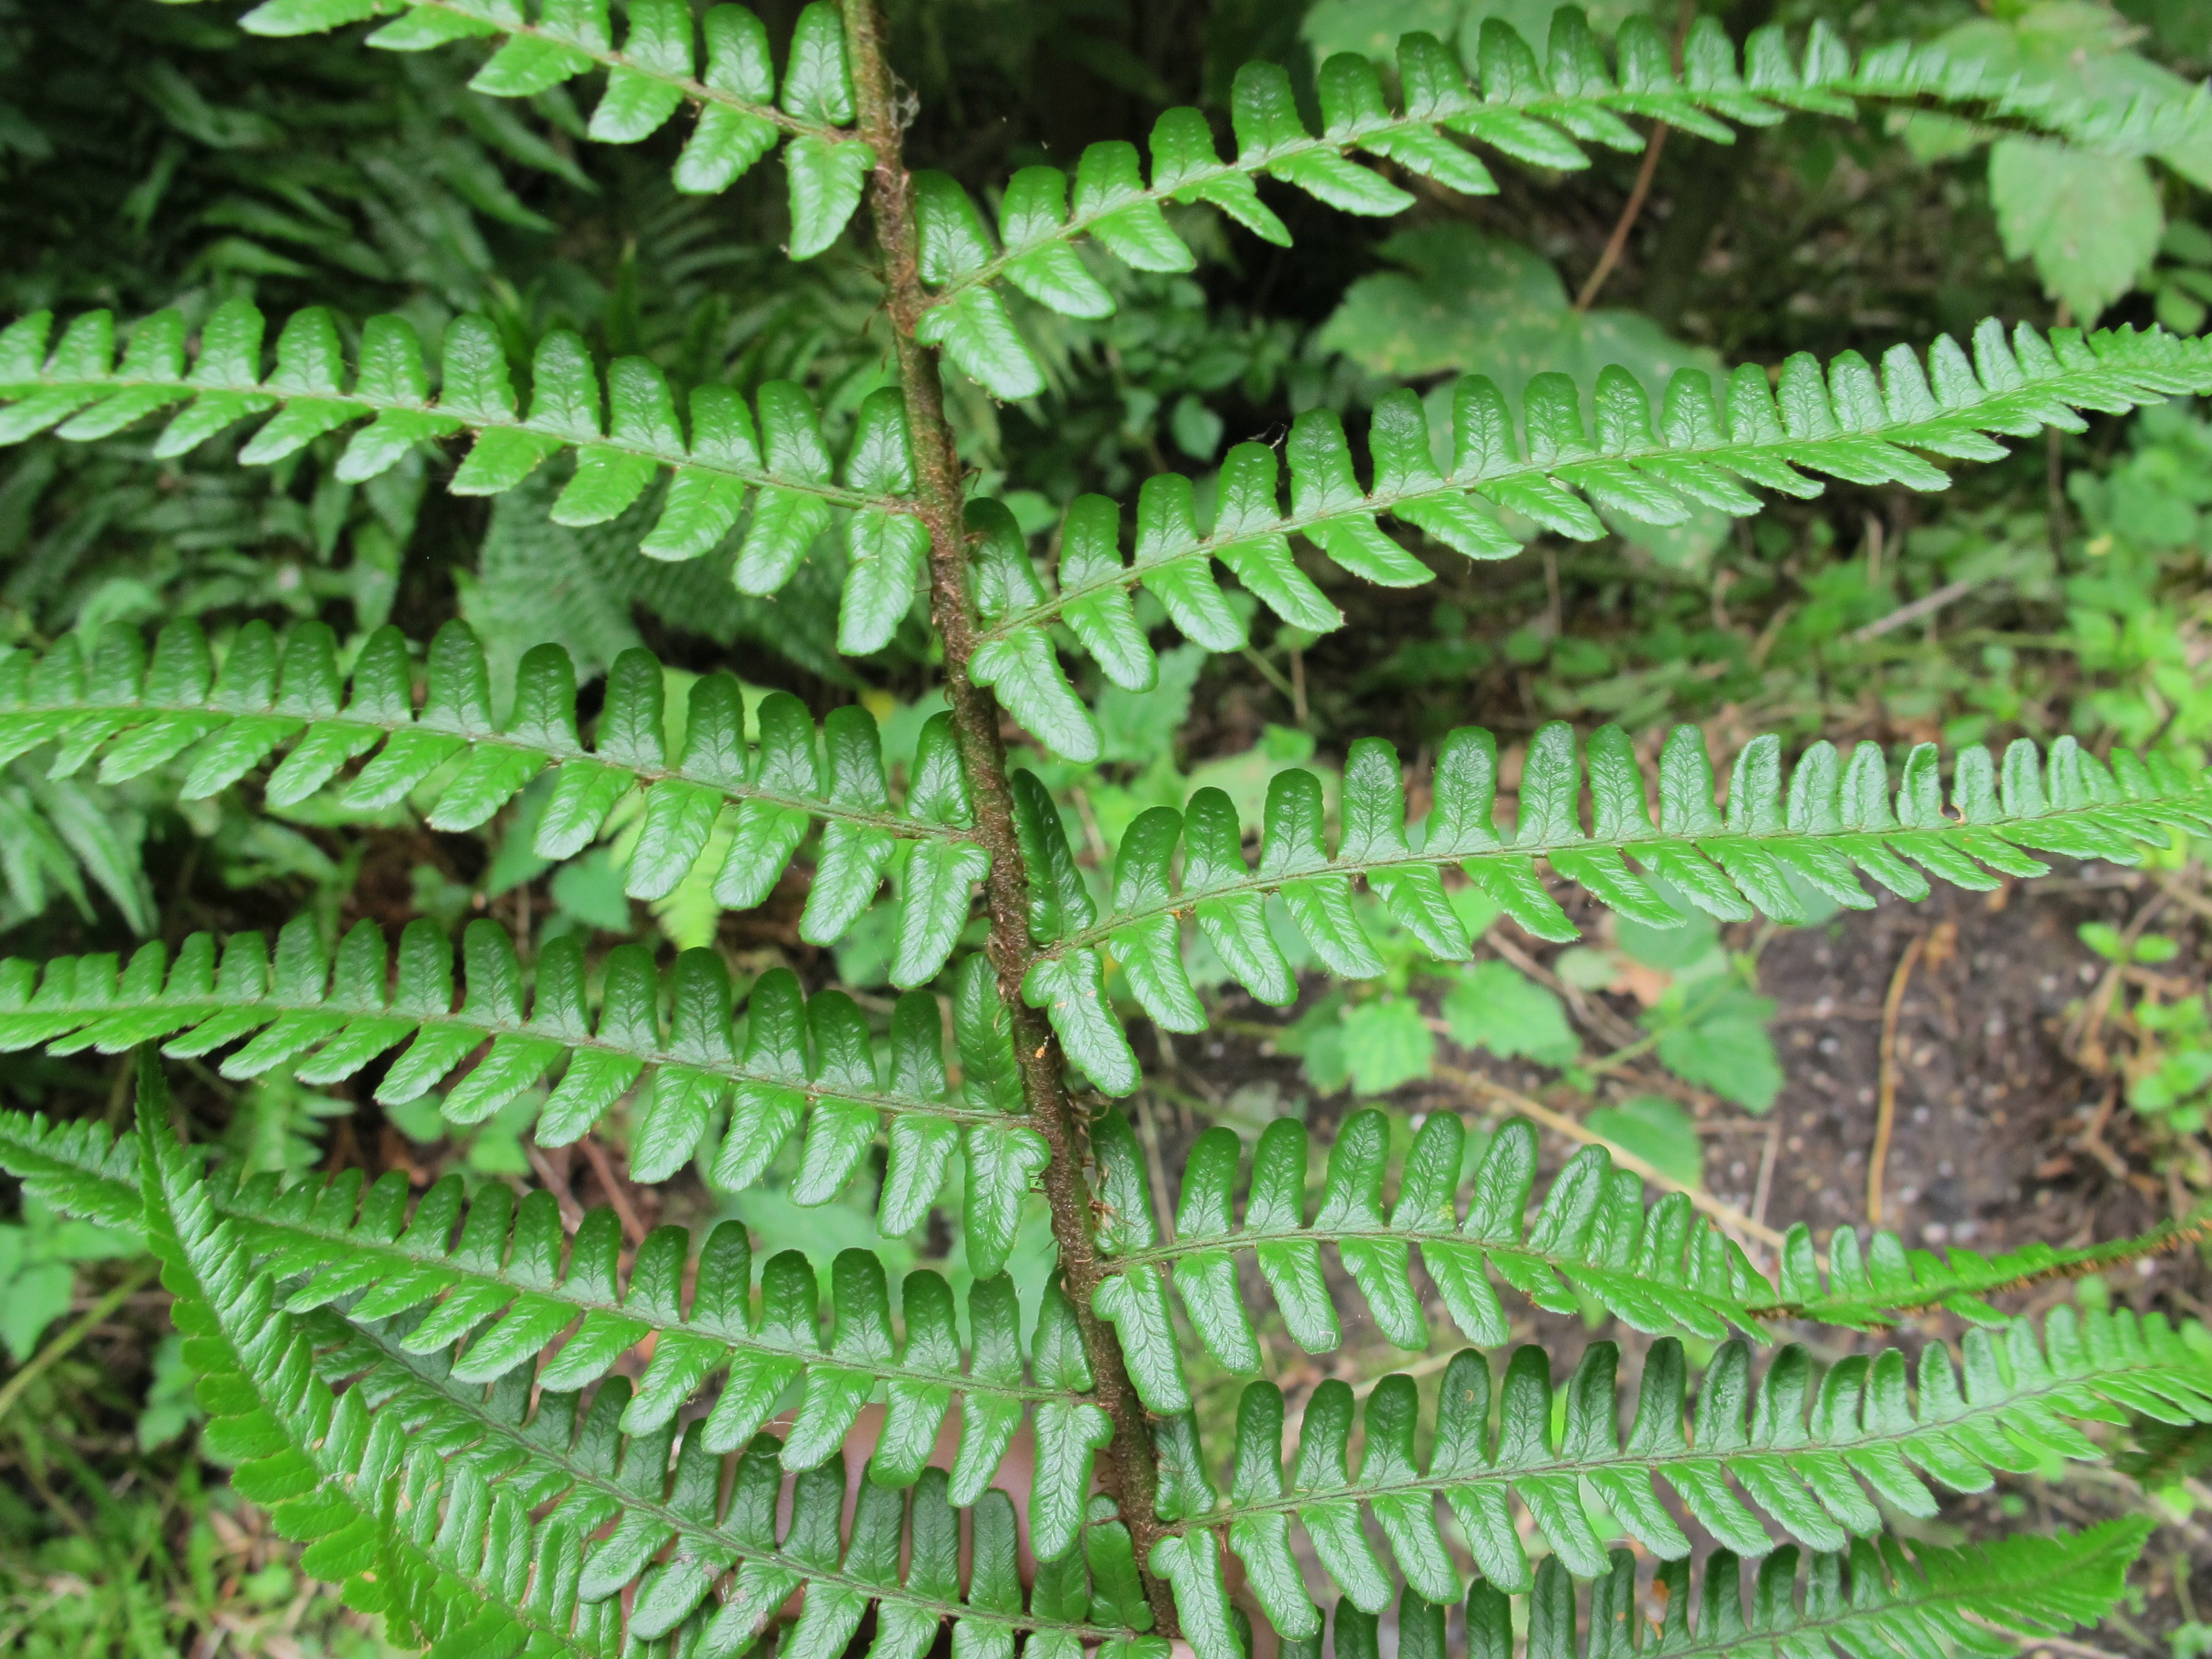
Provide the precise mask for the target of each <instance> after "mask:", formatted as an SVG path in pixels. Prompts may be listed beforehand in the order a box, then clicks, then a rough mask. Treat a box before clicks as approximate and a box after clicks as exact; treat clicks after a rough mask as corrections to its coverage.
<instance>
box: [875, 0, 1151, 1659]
mask: <svg viewBox="0 0 2212 1659" xmlns="http://www.w3.org/2000/svg"><path fill="white" fill-rule="evenodd" d="M844 12H845V40H846V46H847V50H848V53H849V54H850V56H851V58H852V67H853V85H854V94H855V98H856V100H857V103H858V106H859V111H860V136H861V137H862V138H863V139H864V140H866V143H867V145H868V147H869V149H871V150H872V152H873V153H874V155H875V172H874V174H873V176H872V179H871V180H870V184H869V196H868V200H869V208H870V210H871V212H872V214H873V216H874V218H875V226H876V240H877V241H878V244H879V245H880V246H881V248H882V252H883V259H884V270H883V280H884V309H885V311H886V313H888V314H889V316H890V323H891V338H892V342H893V344H894V347H895V349H896V352H897V354H898V372H899V384H900V386H901V388H902V390H903V391H904V392H905V394H906V410H907V424H908V428H910V429H911V431H912V434H913V438H914V459H915V484H916V489H915V504H916V507H917V508H918V510H919V514H920V517H921V521H922V523H923V524H924V525H925V526H927V528H928V531H929V610H930V620H931V621H932V623H933V624H934V625H935V627H936V629H937V634H938V637H939V639H940V640H942V641H944V644H945V698H946V701H947V702H949V703H951V709H952V720H953V726H954V730H955V732H956V733H957V737H958V740H959V744H960V757H961V760H962V763H963V764H964V765H965V767H966V769H967V772H968V781H969V789H970V790H971V791H972V792H973V793H974V795H975V829H976V834H977V836H978V838H979V839H980V840H981V842H982V843H983V846H984V848H985V849H986V850H987V852H988V853H989V854H990V855H991V873H990V876H989V878H988V879H987V882H986V883H985V885H984V897H985V902H986V903H987V907H988V908H989V911H990V915H991V934H990V941H989V943H988V944H987V945H986V946H985V951H986V954H987V956H988V957H990V960H991V965H992V966H993V968H994V969H996V970H997V972H998V975H999V992H1000V996H1002V997H1003V998H1004V999H1005V1000H1006V1006H1007V1008H1008V1009H1009V1010H1010V1011H1011V1012H1012V1019H1013V1035H1014V1055H1015V1060H1016V1061H1017V1063H1018V1066H1019V1067H1020V1071H1021V1079H1022V1095H1023V1097H1024V1100H1025V1101H1026V1102H1027V1103H1028V1107H1029V1112H1030V1121H1031V1123H1032V1124H1033V1125H1034V1126H1035V1127H1036V1129H1037V1131H1038V1133H1041V1134H1042V1135H1043V1136H1044V1139H1045V1144H1046V1145H1047V1146H1048V1147H1049V1148H1050V1149H1051V1154H1052V1156H1051V1161H1050V1162H1049V1163H1048V1164H1047V1165H1046V1167H1045V1172H1044V1190H1045V1199H1046V1201H1047V1202H1048V1204H1049V1206H1051V1210H1052V1231H1053V1240H1054V1243H1055V1244H1056V1245H1057V1246H1058V1247H1059V1251H1060V1273H1061V1276H1062V1278H1063V1279H1065V1280H1066V1288H1067V1292H1068V1297H1069V1299H1070V1300H1071V1301H1073V1303H1074V1304H1075V1309H1076V1320H1077V1323H1078V1325H1079V1328H1080V1329H1081V1331H1082V1334H1083V1346H1084V1352H1085V1356H1086V1357H1087V1358H1089V1360H1090V1362H1091V1374H1092V1376H1093V1377H1094V1378H1095V1379H1096V1382H1097V1399H1098V1403H1099V1405H1100V1406H1101V1407H1103V1408H1104V1410H1105V1412H1106V1414H1107V1416H1108V1417H1109V1419H1111V1420H1112V1422H1113V1425H1114V1442H1113V1444H1112V1446H1111V1447H1110V1448H1109V1450H1108V1459H1109V1463H1110V1465H1111V1468H1110V1471H1109V1473H1110V1474H1111V1476H1112V1477H1113V1483H1114V1485H1115V1488H1116V1494H1117V1496H1118V1498H1119V1500H1120V1504H1121V1518H1122V1519H1123V1521H1125V1522H1127V1524H1128V1528H1129V1534H1130V1538H1131V1541H1133V1543H1134V1544H1135V1546H1136V1552H1137V1561H1138V1565H1139V1571H1141V1572H1142V1574H1143V1577H1144V1582H1145V1589H1146V1595H1147V1597H1148V1598H1149V1600H1150V1601H1151V1603H1152V1613H1153V1617H1154V1619H1155V1620H1157V1621H1158V1629H1159V1631H1160V1633H1162V1634H1164V1635H1170V1636H1172V1635H1174V1634H1176V1628H1177V1627H1176V1617H1175V1603H1174V1601H1173V1600H1172V1598H1171V1597H1170V1594H1169V1589H1168V1586H1167V1584H1166V1583H1164V1581H1162V1580H1160V1579H1158V1578H1156V1577H1153V1576H1152V1572H1151V1571H1150V1570H1149V1567H1148V1566H1147V1565H1146V1564H1147V1563H1148V1562H1149V1560H1150V1559H1151V1555H1152V1545H1153V1544H1154V1543H1155V1542H1156V1541H1158V1539H1159V1538H1160V1536H1161V1535H1162V1529H1161V1526H1160V1522H1159V1516H1158V1508H1157V1504H1156V1498H1157V1493H1158V1464H1157V1462H1155V1459H1154V1454H1153V1450H1152V1429H1151V1426H1150V1425H1149V1424H1148V1422H1147V1421H1146V1415H1145V1408H1144V1404H1143V1402H1142V1401H1140V1400H1139V1399H1138V1397H1137V1389H1136V1385H1135V1384H1134V1383H1133V1382H1132V1381H1131V1380H1130V1376H1129V1368H1128V1364H1127V1361H1126V1360H1125V1359H1124V1358H1122V1354H1121V1344H1120V1342H1119V1341H1118V1340H1116V1339H1115V1334H1114V1331H1113V1328H1112V1327H1111V1326H1109V1325H1108V1324H1107V1323H1106V1322H1103V1320H1101V1319H1099V1318H1098V1317H1097V1316H1096V1315H1095V1314H1094V1313H1093V1312H1092V1311H1091V1293H1092V1292H1093V1291H1096V1290H1097V1287H1098V1282H1099V1280H1100V1279H1103V1277H1104V1276H1105V1269H1104V1266H1103V1263H1102V1262H1101V1261H1100V1260H1099V1255H1098V1246H1097V1239H1096V1238H1095V1237H1093V1236H1092V1232H1091V1185H1090V1182H1089V1181H1088V1180H1087V1179H1086V1178H1085V1173H1084V1170H1085V1149H1086V1144H1087V1135H1086V1133H1085V1123H1084V1121H1083V1120H1082V1119H1081V1117H1080V1116H1079V1115H1078V1113H1077V1112H1076V1111H1075V1109H1074V1108H1073V1105H1072V1103H1070V1101H1069V1099H1068V1097H1067V1095H1066V1091H1064V1090H1063V1089H1062V1087H1061V1084H1060V1077H1061V1071H1062V1066H1061V1061H1060V1047H1059V1044H1058V1042H1056V1041H1055V1040H1054V1037H1053V1034H1052V1028H1051V1026H1050V1025H1049V1024H1048V1023H1047V1022H1046V1020H1045V1018H1044V1016H1043V1015H1042V1013H1041V1012H1038V1011H1037V1010H1036V1009H1034V1008H1031V1007H1030V1006H1029V1005H1028V1003H1026V1002H1025V1001H1024V1000H1023V999H1022V980H1023V978H1024V975H1026V974H1027V973H1028V971H1029V968H1030V962H1031V960H1032V948H1031V945H1030V927H1029V914H1030V905H1029V882H1028V878H1027V876H1026V874H1025V872H1024V868H1023V865H1022V858H1021V848H1020V844H1019V843H1018V842H1017V840H1016V839H1015V836H1014V800H1013V790H1012V787H1011V785H1010V784H1009V782H1008V779H1007V773H1006V744H1005V742H1004V740H1003V739H1002V738H1001V737H1000V732H999V707H998V701H997V699H996V698H994V696H992V695H991V693H990V690H988V689H987V687H984V686H981V685H978V684H975V681H974V680H972V679H970V678H969V674H968V663H969V658H970V657H971V656H972V655H973V654H974V653H975V615H974V612H973V611H972V610H971V609H970V604H969V592H968V551H967V538H966V535H965V532H964V529H963V523H962V511H963V503H962V483H961V466H960V456H959V452H958V451H957V449H956V448H955V447H954V445H953V441H952V430H951V427H950V426H949V425H948V424H947V423H946V422H945V392H944V386H943V382H942V380H940V378H939V368H938V360H937V353H936V352H935V351H934V350H933V349H931V348H930V347H927V346H925V345H923V344H921V343H920V342H919V341H917V340H916V339H915V324H916V323H917V322H918V321H919V320H920V319H921V313H922V309H923V307H924V304H925V302H926V299H927V295H925V294H924V292H923V289H922V285H921V270H920V253H921V250H920V242H919V239H918V237H917V234H916V231H915V219H914V193H913V189H912V181H911V180H910V179H909V178H908V173H907V171H906V167H905V161H904V155H903V137H902V124H901V122H900V119H899V111H898V104H897V98H896V93H895V92H894V89H893V86H892V81H891V75H890V68H889V65H888V64H887V63H886V61H885V58H884V46H883V21H882V16H881V14H880V13H879V12H878V9H877V7H876V4H875V0H844Z"/></svg>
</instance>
